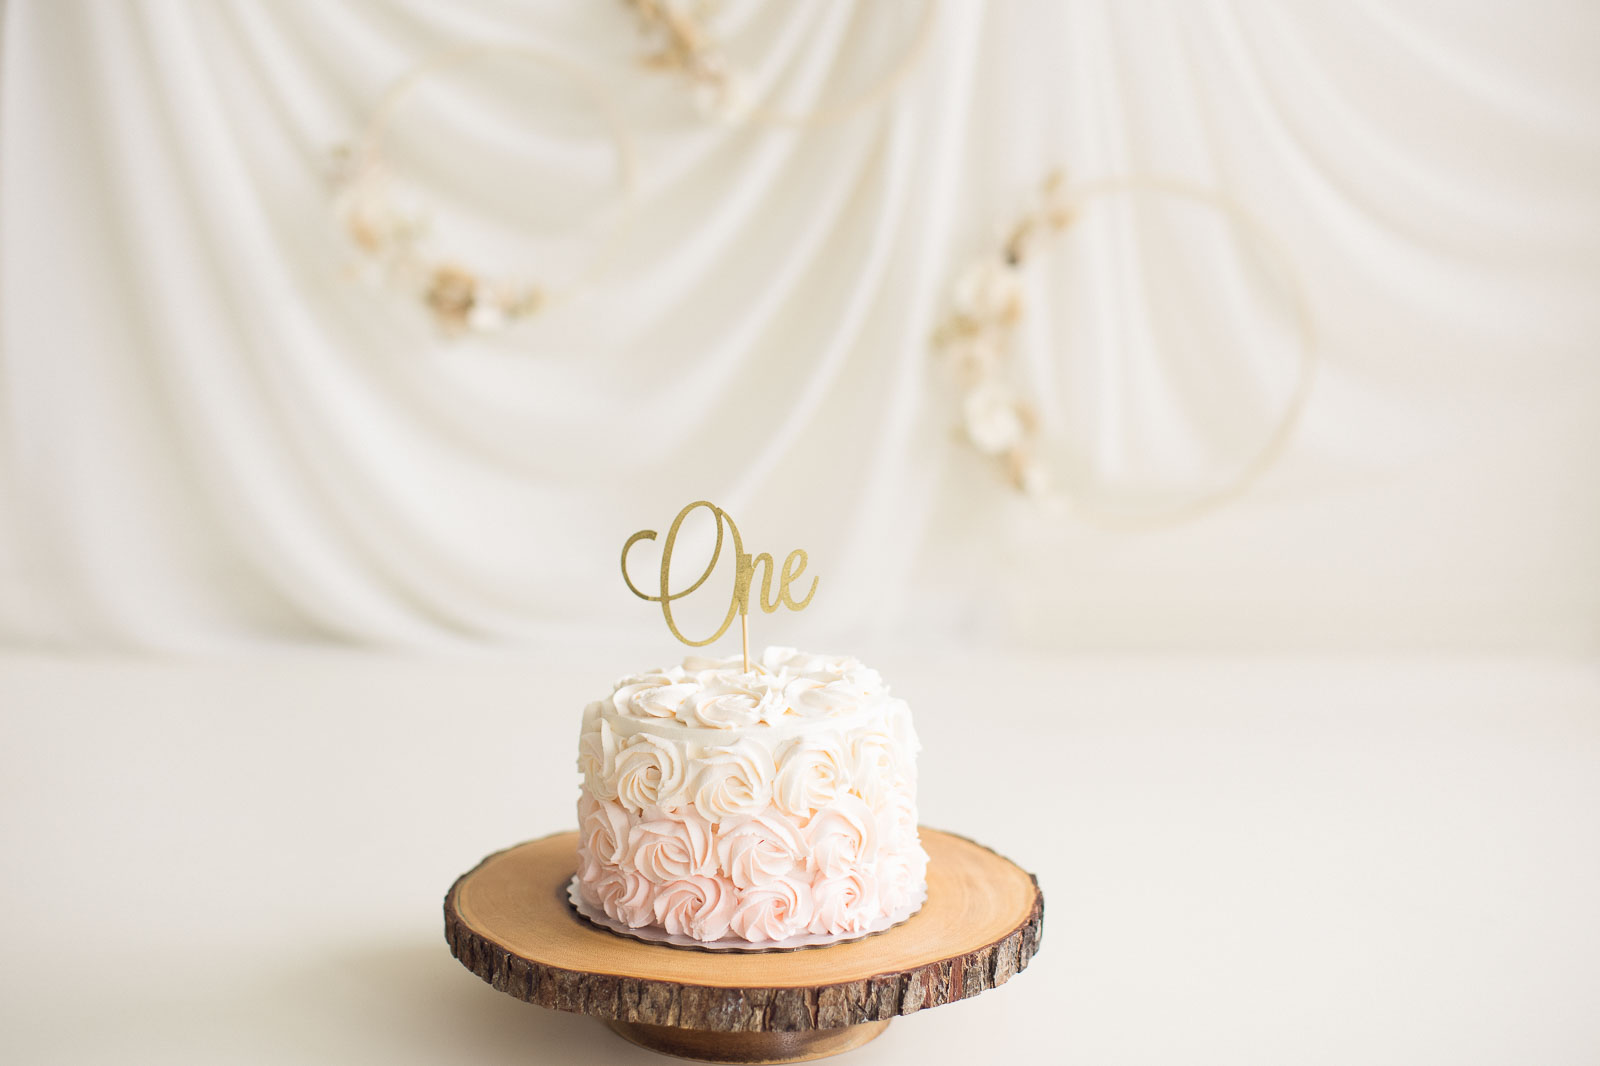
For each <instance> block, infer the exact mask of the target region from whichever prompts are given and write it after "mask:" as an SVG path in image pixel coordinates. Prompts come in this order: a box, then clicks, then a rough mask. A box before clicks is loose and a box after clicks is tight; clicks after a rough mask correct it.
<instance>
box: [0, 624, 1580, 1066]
mask: <svg viewBox="0 0 1600 1066" xmlns="http://www.w3.org/2000/svg"><path fill="white" fill-rule="evenodd" d="M635 654H636V653H635V652H633V651H631V650H630V651H628V652H626V653H621V652H616V651H613V652H609V653H600V652H593V651H590V652H573V653H563V654H556V653H554V652H551V653H541V654H538V655H527V656H516V657H510V656H507V657H500V658H483V659H451V660H444V659H431V660H421V659H416V658H404V657H398V656H382V655H371V654H358V653H334V652H306V653H284V654H274V655H270V656H265V657H253V658H239V659H234V660H227V661H217V660H203V661H173V660H141V659H134V658H84V657H77V658H49V657H41V656H29V655H19V654H11V655H9V656H5V657H0V797H3V805H0V848H3V851H0V856H3V858H0V862H3V863H4V877H3V879H0V912H3V913H4V915H5V927H6V938H5V945H6V946H5V952H4V965H3V966H0V1060H4V1061H7V1062H19V1063H73V1064H82V1063H99V1062H106V1063H119V1064H128V1063H141V1062H151V1063H176V1062H207V1063H287V1062H339V1063H346V1062H384V1063H394V1064H400V1063H413V1062H414V1063H438V1062H445V1061H449V1062H481V1063H516V1064H519V1066H521V1064H525V1063H530V1062H539V1063H589V1062H593V1063H600V1062H604V1063H624V1064H625V1063H657V1062H662V1061H665V1060H662V1059H659V1058H656V1057H655V1056H652V1055H650V1054H649V1053H647V1052H644V1051H641V1050H638V1049H636V1048H633V1047H631V1046H629V1045H626V1044H623V1043H622V1042H621V1041H619V1040H618V1039H617V1038H615V1037H614V1036H612V1035H611V1034H609V1033H607V1032H606V1031H604V1030H603V1029H602V1028H601V1027H600V1025H599V1024H598V1023H597V1022H595V1021H593V1020H591V1019H588V1018H584V1017H580V1016H577V1015H567V1014H560V1013H557V1012H554V1011H547V1010H543V1009H540V1008H537V1007H531V1006H528V1005H526V1004H523V1003H519V1002H516V1001H514V1000H512V999H510V998H508V997H507V996H504V995H502V994H500V993H498V992H495V991H494V990H492V989H491V988H489V986H487V985H485V984H483V983H482V982H480V981H479V980H478V979H477V978H475V977H473V976H472V975H470V974H469V973H467V972H466V971H465V970H464V969H462V968H461V967H460V966H459V965H458V964H457V963H456V962H455V960H454V959H452V958H451V957H450V954H449V951H448V949H447V948H446V947H445V944H444V940H443V936H442V921H441V913H440V904H441V900H442V897H443V895H444V892H445V890H446V889H447V888H448V887H449V885H450V883H451V881H452V880H453V879H454V878H455V877H456V876H457V875H458V874H460V873H461V872H463V871H464V870H466V869H468V868H470V867H471V866H472V865H473V864H474V863H476V862H477V861H478V859H479V858H481V857H482V856H483V855H484V854H485V853H487V852H490V851H493V850H496V849H498V848H501V847H504V846H506V845H508V844H511V843H514V842H516V841H520V840H524V839H527V838H529V837H533V836H538V835H542V834H544V833H547V832H551V831H554V830H559V829H563V828H566V827H568V826H570V825H571V824H573V822H574V818H573V814H572V811H571V805H572V801H573V799H574V797H575V786H576V780H575V773H574V770H573V757H574V745H575V741H576V732H577V725H578V715H579V710H580V708H581V706H582V704H583V703H584V702H585V701H586V700H587V699H589V698H592V697H593V696H595V695H598V694H599V693H600V692H602V691H605V690H606V687H607V686H608V684H609V681H610V679H611V678H612V677H613V676H614V675H616V674H619V673H622V672H626V671H627V670H628V669H630V668H632V667H636V666H639V665H644V664H645V663H644V661H643V660H636V659H635V658H634V656H635ZM670 655H671V649H667V654H666V655H660V654H657V655H656V656H655V658H669V657H670ZM873 658H874V662H873V665H875V666H878V667H879V668H880V669H881V670H882V672H883V673H884V675H885V677H887V678H888V680H889V681H890V683H891V684H892V685H893V686H894V688H895V690H896V692H897V693H898V694H900V695H903V696H905V697H906V698H907V699H909V700H910V701H911V704H912V707H913V709H914V711H915V712H916V715H917V721H918V726H919V729H920V731H921V733H922V737H923V741H924V743H925V745H926V749H925V751H924V752H923V756H922V759H923V761H922V782H923V785H922V788H923V792H922V803H921V806H922V814H923V821H924V822H926V823H927V824H930V825H936V826H940V827H942V828H947V829H950V830H954V831H956V832H959V833H963V834H966V835H969V836H972V837H976V838H978V839H979V840H982V841H983V842H985V843H987V844H989V845H991V846H993V847H994V848H995V849H996V850H998V851H1000V852H1001V853H1002V854H1005V855H1007V856H1009V857H1010V858H1012V859H1015V860H1016V861H1017V862H1019V863H1020V864H1022V865H1023V866H1025V867H1027V868H1029V869H1031V870H1033V871H1035V872H1037V874H1038V875H1039V880H1040V884H1041V885H1042V886H1043V888H1044V891H1045V894H1046V903H1047V906H1046V916H1047V917H1046V924H1045V935H1044V941H1043V947H1042V949H1041V951H1040V953H1039V955H1038V956H1037V957H1036V958H1035V959H1034V961H1033V964H1032V965H1031V966H1030V967H1029V968H1028V969H1027V970H1026V971H1025V972H1023V973H1022V974H1020V975H1019V976H1018V977H1016V978H1015V979H1014V980H1013V981H1012V983H1010V984H1008V985H1006V986H1004V987H1002V988H1000V989H998V990H995V991H992V992H988V993H985V994H983V995H982V996H979V997H978V998H976V999H973V1000H969V1001H966V1002H964V1003H960V1004H955V1005H952V1006H948V1007H941V1008H938V1009H935V1010H931V1011H926V1012H923V1013H921V1014H918V1015H914V1016H912V1017H909V1018H902V1019H899V1020H897V1021H896V1022H895V1023H894V1024H893V1025H891V1026H890V1028H889V1030H888V1032H887V1033H886V1034H885V1035H884V1036H883V1037H881V1038H880V1039H878V1040H877V1041H875V1042H874V1043H872V1044H870V1045H868V1046H867V1047H865V1048H863V1049H861V1050H860V1051H857V1052H853V1053H851V1054H850V1055H849V1056H848V1057H846V1058H843V1059H840V1060H838V1061H840V1062H841V1063H851V1064H855V1066H867V1064H870V1063H900V1062H907V1061H922V1062H958V1061H959V1062H1005V1061H1017V1062H1041V1061H1054V1062H1083V1063H1130V1064H1132V1063H1150V1064H1157V1063H1159V1064H1163V1066H1166V1064H1170V1063H1174V1062H1183V1063H1228V1064H1241V1063H1263V1064H1266V1063H1271V1064H1275V1066H1277V1064H1283V1063H1296V1064H1305V1063H1340V1064H1345V1063H1363V1064H1369V1066H1370V1064H1379V1063H1396V1064H1400V1063H1404V1064H1406V1066H1416V1064H1418V1063H1450V1064H1471V1063H1484V1064H1503V1063H1540V1064H1544V1066H1550V1064H1566V1063H1571V1064H1580V1063H1584V1064H1587V1063H1593V1062H1596V1061H1600V1012H1597V1011H1596V1010H1595V1009H1594V1007H1595V1004H1597V1003H1600V903H1597V901H1600V669H1597V668H1596V667H1595V666H1593V665H1589V664H1578V663H1562V662H1527V661H1521V662H1507V661H1496V662H1467V661H1444V660H1436V661H1429V662H1417V661H1335V660H1323V661H1307V660H1294V661H1285V660H1259V661H1251V660H1239V659H1235V660H1215V659H1212V660H1182V659H1153V658H1143V659H1126V660H1118V661H1105V660H1100V661H1082V660H1071V659H1061V660H1049V659H1039V658H1032V659H1008V658H1004V657H997V656H993V655H985V656H977V655H971V656H950V655H933V654H924V655H902V656H898V657H893V656H881V655H877V656H874V657H873Z"/></svg>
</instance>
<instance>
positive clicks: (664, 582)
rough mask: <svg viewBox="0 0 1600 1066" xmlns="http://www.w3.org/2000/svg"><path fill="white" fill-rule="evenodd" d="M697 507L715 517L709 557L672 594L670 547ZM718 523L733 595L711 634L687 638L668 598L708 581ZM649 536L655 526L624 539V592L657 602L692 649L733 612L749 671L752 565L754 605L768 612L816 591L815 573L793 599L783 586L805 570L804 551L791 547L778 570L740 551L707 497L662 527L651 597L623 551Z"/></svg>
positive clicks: (732, 530)
mask: <svg viewBox="0 0 1600 1066" xmlns="http://www.w3.org/2000/svg"><path fill="white" fill-rule="evenodd" d="M701 507H704V508H705V509H706V510H708V511H710V512H711V514H712V517H714V518H715V519H716V522H717V542H716V545H715V546H714V547H713V548H712V549H711V560H710V561H709V562H707V563H706V568H705V570H703V571H702V572H701V574H700V576H699V577H698V578H696V579H695V580H694V582H693V583H692V584H690V585H689V586H688V587H687V588H682V589H679V590H677V591H676V592H674V591H673V590H672V550H673V548H674V547H676V546H677V542H678V529H679V528H680V527H681V526H682V525H683V520H684V519H685V518H688V517H689V516H690V515H691V514H693V513H694V512H695V510H696V509H698V508H701ZM724 523H726V524H727V527H728V534H729V536H731V537H732V539H733V553H734V572H733V595H732V596H730V597H729V599H728V613H727V615H725V616H724V617H723V619H722V624H721V625H720V626H718V627H717V631H716V632H715V633H713V634H711V635H710V636H709V637H707V638H706V639H704V640H690V639H689V638H688V637H686V636H684V635H683V631H682V630H680V629H679V628H678V623H677V622H675V621H673V618H672V602H673V601H674V600H681V599H683V598H684V597H685V596H687V595H689V594H690V593H692V592H694V591H695V590H697V589H699V588H700V586H701V585H704V584H705V583H706V581H707V580H708V579H710V577H711V573H712V571H713V570H715V569H716V567H717V560H718V559H720V558H721V557H722V527H723V524H724ZM655 539H656V531H655V530H653V529H641V530H639V532H637V533H635V534H634V535H633V536H631V537H629V538H628V540H627V543H625V544H624V545H623V546H622V580H623V581H624V582H626V583H627V585H628V591H629V592H631V593H633V594H634V595H635V596H637V597H639V598H640V599H641V600H649V601H651V602H652V603H659V604H660V605H661V616H662V617H663V618H665V619H666V622H667V628H668V629H669V630H671V631H672V635H673V636H675V637H677V638H678V639H679V640H681V641H683V642H684V643H685V644H687V645H689V646H690V647H692V648H700V647H704V646H705V645H707V644H710V643H712V642H714V641H717V640H720V639H721V638H722V635H723V634H724V633H726V632H727V631H728V627H729V626H730V625H732V624H733V618H734V616H735V615H738V616H739V637H740V640H741V641H742V644H743V648H744V668H745V672H746V673H748V672H749V670H750V621H749V615H750V586H751V583H752V582H753V581H754V579H755V574H756V566H757V565H758V564H761V563H765V564H766V566H765V568H764V569H763V570H762V571H761V598H760V600H759V601H758V603H759V605H760V607H761V609H762V611H764V612H766V613H767V614H771V613H772V612H773V611H776V610H777V609H778V608H779V607H787V608H789V610H791V611H800V610H804V609H805V606H806V604H808V603H810V602H811V597H813V596H815V595H816V594H817V579H816V578H815V577H813V578H812V579H811V587H810V588H809V589H807V590H806V594H805V598H804V599H801V600H796V599H795V598H794V596H792V595H791V594H790V592H789V585H790V584H791V583H792V582H794V581H795V580H796V579H798V578H799V577H800V575H801V574H803V573H805V569H806V553H805V552H804V551H803V550H802V549H800V548H796V549H795V550H794V551H792V552H790V553H789V554H788V555H787V556H786V557H785V558H784V560H783V566H782V568H781V569H780V568H779V567H778V565H777V564H776V563H775V562H774V561H773V559H772V556H771V555H769V554H767V553H766V552H761V553H760V554H759V555H755V556H752V555H751V554H750V553H749V552H747V551H745V550H744V539H743V538H742V537H740V536H739V527H738V526H736V525H734V522H733V516H732V515H730V514H728V512H727V511H724V510H723V509H722V508H720V507H718V506H717V505H716V504H714V503H712V502H711V501H709V500H696V501H695V502H694V503H691V504H690V505H689V506H687V507H685V508H684V509H683V510H681V511H679V512H678V517H677V518H674V519H673V520H672V525H671V526H670V527H669V528H668V529H667V539H666V540H665V541H663V542H662V544H661V591H660V593H658V594H656V595H651V594H650V593H648V592H644V591H642V590H641V589H640V588H639V587H638V586H637V585H635V584H634V583H633V578H631V577H629V576H628V552H629V551H630V550H632V548H633V546H634V545H635V544H637V543H638V542H639V541H641V540H655ZM774 570H776V571H777V572H778V596H777V598H776V599H773V596H772V574H773V571H774Z"/></svg>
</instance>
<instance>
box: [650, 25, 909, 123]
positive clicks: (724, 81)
mask: <svg viewBox="0 0 1600 1066" xmlns="http://www.w3.org/2000/svg"><path fill="white" fill-rule="evenodd" d="M624 2H625V3H627V4H628V6H629V7H631V8H632V9H633V12H634V15H635V16H636V17H637V19H638V22H639V28H640V30H641V32H642V33H643V34H644V36H645V39H646V41H647V42H648V43H649V47H650V51H649V52H647V53H646V54H645V55H644V57H643V62H644V65H645V66H646V67H647V68H649V69H651V70H658V71H664V72H668V73H673V74H677V75H679V76H681V77H682V78H683V79H684V80H685V81H687V82H688V83H689V86H690V89H691V92H692V93H693V98H694V104H695V107H696V109H698V110H699V111H700V113H701V114H703V115H707V116H710V117H715V118H719V119H722V120H724V121H727V122H751V123H759V124H766V125H772V126H823V125H828V124H831V123H834V122H840V121H843V120H844V119H847V118H850V117H851V116H853V115H855V114H857V113H859V112H861V111H864V110H866V109H867V108H869V107H871V106H872V105H874V104H876V103H878V102H880V101H882V100H883V99H884V98H886V97H888V96H889V95H890V94H891V93H893V92H894V91H895V89H897V88H899V86H900V83H901V82H903V81H905V80H906V78H908V77H909V76H910V74H911V72H912V71H913V70H915V69H916V68H917V66H918V65H919V64H920V63H921V62H922V59H923V57H924V56H926V55H927V53H928V46H929V44H930V43H931V42H932V40H933V24H934V21H935V16H936V14H937V13H938V4H937V3H936V2H935V0H927V2H926V3H925V5H924V8H923V15H922V20H921V22H920V23H919V24H918V26H917V30H916V36H915V37H914V38H913V39H912V41H911V44H910V46H909V47H908V48H907V49H906V51H905V54H904V55H902V56H901V57H900V59H899V61H898V62H896V63H895V64H894V65H893V66H892V67H890V68H889V70H888V71H887V73H886V74H885V75H884V76H883V78H881V79H880V80H879V81H878V82H877V83H876V84H874V85H873V86H871V87H870V88H869V89H868V90H867V91H866V92H864V93H861V94H860V95H858V96H856V97H854V98H852V99H851V100H849V101H847V102H846V103H844V104H840V105H838V106H834V107H825V108H819V109H817V110H815V111H811V112H807V113H805V114H787V113H782V112H777V111H770V110H767V109H765V108H761V107H757V106H756V101H755V91H754V88H753V86H752V82H751V78H750V77H749V76H748V75H747V74H746V73H745V72H744V71H742V70H740V69H739V68H738V67H736V66H734V65H733V64H731V63H730V62H729V61H728V57H727V55H726V53H725V52H724V50H723V48H722V44H721V42H719V41H718V40H716V38H715V37H714V36H713V35H712V33H711V31H710V30H708V29H707V28H706V25H705V23H706V22H707V21H708V19H709V16H710V14H711V11H712V9H713V8H714V6H715V5H714V4H712V3H709V2H707V0H624Z"/></svg>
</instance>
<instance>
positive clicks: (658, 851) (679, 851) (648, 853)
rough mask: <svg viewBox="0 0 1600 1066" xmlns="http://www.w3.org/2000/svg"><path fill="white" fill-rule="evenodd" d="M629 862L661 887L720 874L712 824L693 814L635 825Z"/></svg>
mask: <svg viewBox="0 0 1600 1066" xmlns="http://www.w3.org/2000/svg"><path fill="white" fill-rule="evenodd" d="M627 858H628V861H629V863H630V864H631V865H632V866H633V868H634V869H636V870H638V871H639V872H640V873H642V874H644V875H645V876H646V877H648V878H649V879H650V880H652V881H654V882H655V883H656V884H658V885H663V884H667V883H669V882H672V881H678V880H682V879H683V878H685V877H693V876H697V875H698V876H709V875H711V874H714V873H716V872H717V862H716V856H715V855H714V854H713V852H712V850H711V823H710V822H707V821H706V820H705V819H704V818H702V817H700V816H699V815H698V814H695V813H694V812H693V811H679V812H678V813H676V814H674V815H672V816H671V817H670V818H656V819H652V820H651V821H648V822H640V823H639V824H638V825H635V826H634V827H633V828H632V829H631V830H630V831H629V833H628V855H627Z"/></svg>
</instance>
